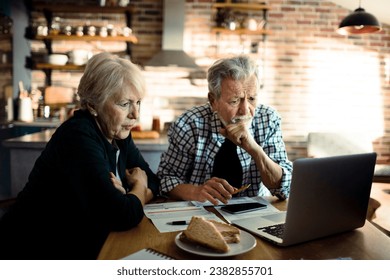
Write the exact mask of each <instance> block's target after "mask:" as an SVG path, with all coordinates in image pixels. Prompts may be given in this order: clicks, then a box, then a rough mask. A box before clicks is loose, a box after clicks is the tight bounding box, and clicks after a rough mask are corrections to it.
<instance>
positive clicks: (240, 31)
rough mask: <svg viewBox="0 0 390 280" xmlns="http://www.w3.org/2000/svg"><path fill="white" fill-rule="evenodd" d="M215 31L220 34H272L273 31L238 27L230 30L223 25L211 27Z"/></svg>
mask: <svg viewBox="0 0 390 280" xmlns="http://www.w3.org/2000/svg"><path fill="white" fill-rule="evenodd" d="M211 31H212V32H213V33H220V34H235V35H270V34H271V33H272V32H271V31H270V30H267V29H260V30H249V29H236V30H230V29H226V28H222V27H213V28H212V29H211Z"/></svg>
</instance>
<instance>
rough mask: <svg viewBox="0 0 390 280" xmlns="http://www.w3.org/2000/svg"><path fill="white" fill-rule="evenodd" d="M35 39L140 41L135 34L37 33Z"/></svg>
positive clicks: (134, 42)
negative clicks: (79, 34)
mask: <svg viewBox="0 0 390 280" xmlns="http://www.w3.org/2000/svg"><path fill="white" fill-rule="evenodd" d="M32 39H33V40H42V41H44V40H51V41H54V40H57V41H102V42H130V43H133V44H136V43H138V39H137V37H136V36H134V35H130V36H107V37H102V36H88V35H84V36H76V35H62V34H60V35H47V36H41V35H36V36H34V37H33V38H32Z"/></svg>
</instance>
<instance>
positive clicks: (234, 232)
mask: <svg viewBox="0 0 390 280" xmlns="http://www.w3.org/2000/svg"><path fill="white" fill-rule="evenodd" d="M209 221H210V222H211V223H213V224H214V225H215V227H216V228H217V230H218V231H219V232H220V233H221V234H222V236H223V238H224V239H225V241H226V242H227V243H239V242H240V230H239V229H238V228H236V227H234V226H232V225H229V224H226V223H222V222H218V221H215V220H209Z"/></svg>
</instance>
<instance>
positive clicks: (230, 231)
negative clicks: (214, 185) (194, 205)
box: [180, 216, 240, 253]
mask: <svg viewBox="0 0 390 280" xmlns="http://www.w3.org/2000/svg"><path fill="white" fill-rule="evenodd" d="M180 240H182V241H184V242H192V243H195V244H198V245H201V246H204V247H207V248H210V249H212V250H215V251H217V252H221V253H227V252H229V250H230V246H229V244H230V243H238V242H240V230H239V229H238V228H236V227H234V226H232V225H229V224H225V223H222V222H218V221H215V220H206V219H205V218H203V217H199V216H193V217H192V218H191V221H190V223H189V225H188V227H187V229H186V230H184V231H183V232H182V234H181V236H180Z"/></svg>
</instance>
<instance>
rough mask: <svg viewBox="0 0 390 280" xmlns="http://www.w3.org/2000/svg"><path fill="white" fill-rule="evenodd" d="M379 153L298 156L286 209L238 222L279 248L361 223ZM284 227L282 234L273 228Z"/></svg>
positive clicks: (357, 226)
mask: <svg viewBox="0 0 390 280" xmlns="http://www.w3.org/2000/svg"><path fill="white" fill-rule="evenodd" d="M375 161H376V153H364V154H354V155H342V156H333V157H324V158H305V159H297V160H295V161H294V163H293V174H292V181H291V189H290V196H289V199H288V204H287V211H283V212H277V213H271V214H267V215H264V216H259V217H251V218H246V219H241V220H237V221H234V222H233V224H234V225H236V226H238V227H240V228H242V229H245V230H247V231H249V232H251V233H253V234H255V235H257V236H260V237H262V238H265V239H267V240H268V241H271V242H273V243H275V244H277V245H280V246H289V245H293V244H297V243H302V242H306V241H309V240H313V239H317V238H321V237H325V236H329V235H333V234H336V233H341V232H345V231H349V230H353V229H355V228H359V227H362V226H363V225H364V223H365V220H366V213H367V207H368V201H369V197H370V192H371V184H372V177H373V173H374V167H375ZM280 229H283V230H282V232H281V234H279V237H277V236H275V235H274V234H273V233H272V232H274V231H279V232H280Z"/></svg>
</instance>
